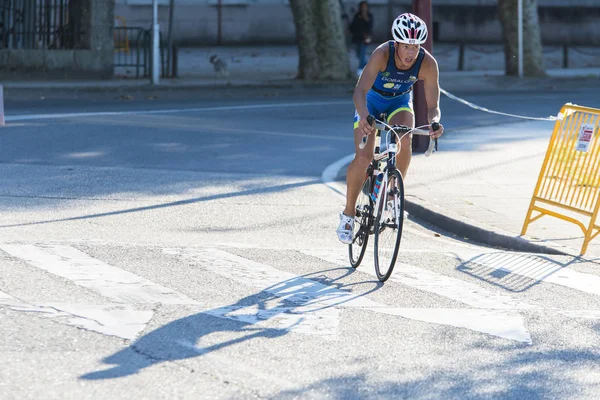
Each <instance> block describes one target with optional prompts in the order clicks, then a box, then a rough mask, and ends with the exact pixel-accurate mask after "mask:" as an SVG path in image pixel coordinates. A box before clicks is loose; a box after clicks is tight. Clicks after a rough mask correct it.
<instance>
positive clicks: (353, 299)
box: [164, 248, 531, 343]
mask: <svg viewBox="0 0 600 400" xmlns="http://www.w3.org/2000/svg"><path fill="white" fill-rule="evenodd" d="M164 252H165V253H167V254H172V255H177V256H181V257H183V258H184V259H185V260H187V261H191V262H194V263H195V264H197V265H199V266H200V267H201V268H205V269H207V270H209V271H210V272H211V273H215V274H218V275H221V276H223V277H226V278H228V279H231V280H233V281H235V282H238V283H241V284H244V285H246V286H250V287H253V288H256V289H259V290H261V291H263V292H267V293H270V294H273V295H274V296H276V297H278V298H281V299H282V300H283V299H284V300H287V301H290V302H292V303H297V304H299V305H301V306H302V310H297V309H296V308H294V309H293V310H294V312H301V313H303V315H306V314H304V313H307V312H314V313H321V312H322V311H323V310H324V309H330V308H331V307H334V308H335V309H337V308H345V307H353V308H361V309H367V310H370V311H375V312H380V313H384V314H393V315H399V316H402V317H404V318H410V319H416V320H420V321H426V322H435V323H439V324H445V325H451V326H456V327H463V328H467V329H472V330H475V331H478V332H483V333H487V334H491V335H495V336H499V337H503V338H506V339H510V340H516V341H521V342H525V343H531V338H530V336H529V333H528V332H527V329H525V326H524V324H523V318H522V317H521V315H519V314H518V312H516V311H513V310H512V309H513V308H515V307H517V306H522V307H523V305H522V303H519V302H516V301H512V299H511V298H509V297H507V296H501V295H495V294H493V295H491V294H487V293H481V292H483V291H481V290H480V291H478V290H474V288H475V289H477V287H476V286H475V285H472V286H473V287H474V288H473V287H470V286H469V290H468V294H467V298H468V299H469V301H470V302H475V303H476V304H477V305H479V306H485V307H489V308H493V307H497V308H498V309H500V310H499V311H496V312H495V310H493V309H490V310H463V309H458V310H453V311H447V310H446V309H445V310H443V311H438V310H435V309H434V310H429V311H423V312H421V311H417V312H415V311H411V310H410V309H400V308H394V307H388V306H386V305H384V304H381V303H377V302H374V301H372V300H369V299H368V298H366V297H364V296H362V295H355V294H352V293H351V292H348V291H344V290H339V289H336V288H333V287H330V286H326V285H324V284H321V283H318V282H316V281H313V280H311V279H307V278H303V277H300V276H297V275H294V274H291V273H289V272H285V271H280V270H278V269H275V268H273V267H271V266H269V265H265V264H261V263H257V262H254V261H251V260H248V259H245V258H243V257H239V256H237V255H233V254H231V253H228V252H226V251H223V250H216V249H211V250H209V249H189V248H188V249H164ZM310 255H314V256H317V257H318V255H315V254H314V253H313V254H310ZM418 272H419V273H421V272H423V271H420V270H419V271H418ZM426 272H427V271H425V270H424V273H426ZM414 273H415V272H413V275H414ZM426 278H430V279H431V278H432V276H428V277H427V276H426ZM411 279H412V281H416V282H417V283H418V286H420V288H423V289H424V290H427V289H429V291H431V290H436V291H437V292H441V293H445V294H448V295H450V296H452V297H453V298H455V299H460V294H464V293H462V292H461V291H464V290H465V286H462V285H458V283H457V282H460V281H459V280H452V278H450V279H451V280H450V281H449V282H450V283H445V282H443V280H442V279H441V278H440V277H434V279H435V280H436V283H434V284H431V285H430V284H427V283H425V282H423V281H421V280H420V279H418V278H415V277H414V276H413V277H411ZM409 281H410V280H409ZM455 281H457V282H455ZM412 283H414V282H412ZM439 287H441V288H442V289H441V290H438V289H437V288H439ZM270 300H272V299H270ZM281 306H285V305H284V304H281ZM524 308H526V307H524ZM261 309H263V310H264V309H266V308H265V307H264V305H263V307H262V308H261ZM469 316H471V317H473V318H469ZM491 316H494V317H493V318H494V321H495V322H494V323H490V319H491V318H492V317H491ZM245 317H246V318H250V319H254V318H257V316H256V315H250V316H248V315H246V316H245ZM319 317H320V318H319V319H318V321H319V322H321V323H325V322H326V324H327V326H328V327H329V329H331V327H335V326H337V325H338V324H339V322H337V319H339V314H337V313H335V314H334V313H329V314H327V315H322V314H319ZM436 318H437V319H436ZM333 319H335V320H336V321H333ZM297 326H303V324H302V322H299V323H298V325H297ZM315 328H318V331H319V332H320V333H321V334H323V332H326V331H327V328H321V326H319V325H317V326H316V327H315V326H311V327H310V329H315ZM307 329H308V328H307ZM310 329H308V330H310ZM291 330H295V327H293V328H291ZM331 335H333V336H334V335H335V333H334V332H331Z"/></svg>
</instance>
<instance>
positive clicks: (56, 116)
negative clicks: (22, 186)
mask: <svg viewBox="0 0 600 400" xmlns="http://www.w3.org/2000/svg"><path fill="white" fill-rule="evenodd" d="M340 104H351V102H350V101H346V100H344V101H340V100H338V101H316V102H310V103H309V102H304V103H273V104H247V105H241V106H222V107H194V108H178V109H163V110H140V111H99V112H81V113H57V114H29V115H11V116H7V117H6V121H7V122H12V121H30V120H39V119H62V118H79V117H111V116H122V115H147V114H181V113H190V112H203V111H235V110H256V109H264V108H282V107H283V108H285V107H315V106H330V105H340Z"/></svg>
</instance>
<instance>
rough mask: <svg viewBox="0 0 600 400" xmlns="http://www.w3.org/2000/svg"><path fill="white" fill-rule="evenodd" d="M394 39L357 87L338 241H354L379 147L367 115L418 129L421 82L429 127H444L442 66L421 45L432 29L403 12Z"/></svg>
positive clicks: (403, 169) (399, 160) (403, 163)
mask: <svg viewBox="0 0 600 400" xmlns="http://www.w3.org/2000/svg"><path fill="white" fill-rule="evenodd" d="M392 37H393V38H394V40H390V41H388V42H385V43H382V44H381V45H379V46H378V47H377V48H376V49H375V50H374V51H373V53H372V54H371V58H370V59H369V61H368V63H367V65H366V67H365V68H364V70H363V72H362V74H361V76H360V78H359V80H358V83H357V84H356V88H355V89H354V95H353V100H354V105H355V107H356V111H355V114H354V146H355V151H356V154H355V156H354V160H352V162H351V163H350V165H349V166H348V171H347V173H346V184H347V192H346V207H345V209H344V211H343V212H342V213H340V224H339V226H338V229H337V231H336V232H337V235H338V239H339V240H340V241H341V242H342V243H345V244H350V243H352V234H353V229H354V217H355V214H356V209H355V208H356V200H357V198H358V194H359V192H360V190H361V185H362V183H363V181H364V176H365V172H366V170H367V168H368V166H369V163H370V162H371V160H372V159H373V152H374V148H375V135H373V134H372V133H374V131H375V128H373V127H371V126H370V125H369V124H368V123H367V116H368V115H369V114H371V115H373V116H375V117H377V116H379V114H381V113H386V114H387V115H388V117H387V122H388V123H389V124H391V125H406V126H408V127H411V128H414V126H415V117H414V112H413V106H412V88H413V85H414V83H415V82H416V81H417V80H418V79H420V80H422V81H423V83H424V88H425V100H426V102H427V109H428V110H427V120H428V121H429V123H430V124H431V123H433V122H438V123H439V120H440V117H441V111H440V107H439V99H440V87H439V80H438V78H439V72H438V65H437V62H436V60H435V58H433V56H432V55H431V54H430V53H429V52H428V51H427V50H425V49H424V48H422V47H421V44H423V43H425V41H426V40H427V25H426V24H425V22H424V21H423V20H422V19H421V18H419V17H417V16H416V15H414V14H411V13H404V14H401V15H399V16H398V17H397V18H396V19H395V20H394V22H393V24H392ZM429 130H430V133H431V137H432V138H434V139H435V138H438V137H440V136H441V135H442V133H443V132H444V127H443V126H442V125H440V127H439V128H438V130H437V131H435V132H434V131H432V129H431V128H430V129H429ZM364 135H369V136H368V139H367V144H366V146H365V147H364V148H363V149H360V148H359V147H358V145H359V143H360V141H361V139H362V137H363V136H364ZM411 141H412V135H406V136H404V138H403V139H402V141H401V150H400V151H399V152H398V154H397V155H396V165H397V166H398V168H399V170H400V173H401V174H402V177H403V178H405V177H406V173H407V171H408V166H409V164H410V160H411V156H412V146H411Z"/></svg>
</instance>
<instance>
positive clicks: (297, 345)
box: [0, 90, 600, 399]
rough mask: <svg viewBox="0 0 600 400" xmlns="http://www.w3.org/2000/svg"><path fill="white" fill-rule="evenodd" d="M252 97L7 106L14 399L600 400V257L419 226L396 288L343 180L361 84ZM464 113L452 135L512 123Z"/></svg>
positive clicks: (1, 137)
mask: <svg viewBox="0 0 600 400" xmlns="http://www.w3.org/2000/svg"><path fill="white" fill-rule="evenodd" d="M237 94H238V95H239V96H237V95H236V96H228V95H224V94H223V93H221V94H217V93H214V94H212V95H211V94H207V93H202V94H198V93H193V92H186V94H177V95H173V96H172V97H170V98H168V96H166V95H165V96H160V95H159V96H158V98H154V99H148V98H138V97H134V98H133V99H129V100H124V99H121V98H113V97H111V95H110V94H104V95H101V96H100V95H86V96H81V97H78V98H57V97H54V98H53V99H52V100H51V101H50V102H46V99H44V100H41V99H40V100H39V101H40V102H39V103H37V102H32V100H31V99H21V100H19V101H16V100H15V101H13V102H11V101H10V100H7V102H6V112H7V117H8V125H7V126H6V127H4V128H2V130H1V131H0V170H1V173H0V210H1V211H0V212H1V215H2V219H1V222H0V338H1V339H0V357H1V358H2V360H3V363H2V364H1V365H0V398H2V399H28V398H31V399H34V398H40V397H44V398H52V399H54V398H56V399H59V398H60V399H70V398H73V399H75V398H76V399H88V398H89V399H99V398H114V399H121V398H123V399H125V398H127V399H130V398H165V399H167V398H168V399H172V398H193V399H198V398H211V399H212V398H218V399H221V398H223V399H229V398H236V399H238V398H257V397H258V398H284V399H285V398H344V399H348V398H381V397H385V398H389V397H394V398H411V399H414V398H422V399H433V398H435V399H437V398H457V399H481V398H511V399H529V398H531V399H538V398H578V399H579V398H590V399H595V398H597V397H598V393H599V389H598V382H599V381H600V370H599V368H598V365H597V362H596V360H597V359H598V356H599V355H600V354H599V353H598V346H599V345H600V336H599V332H598V320H599V319H600V297H599V295H600V289H599V288H600V284H599V283H600V282H599V280H600V276H599V275H600V274H599V273H598V268H597V265H596V264H592V263H584V262H580V261H578V260H576V259H575V260H574V259H572V258H568V257H558V256H546V255H532V254H518V253H512V252H506V251H502V250H499V249H490V248H484V247H481V246H478V245H476V244H474V243H469V242H468V241H465V240H462V238H454V237H452V236H448V235H446V234H445V233H444V232H437V231H436V230H435V228H434V227H430V226H425V225H423V224H420V223H419V221H415V220H409V221H408V222H407V225H406V229H405V235H404V237H403V241H402V246H401V250H402V254H401V256H400V260H399V264H398V266H397V269H396V270H395V271H394V274H393V275H392V278H391V279H390V281H388V282H387V283H386V284H383V285H382V284H380V283H379V282H378V281H377V280H376V279H375V277H374V273H373V263H372V254H370V253H368V254H367V256H366V259H365V262H364V265H361V266H360V267H359V269H358V270H353V269H352V268H350V267H349V266H348V261H347V250H346V247H344V246H343V245H341V244H340V243H339V242H338V241H337V239H336V237H335V233H334V230H335V228H336V226H337V222H338V217H337V213H338V212H339V211H340V210H341V209H342V207H343V200H344V199H343V197H342V196H341V195H340V194H338V193H337V192H336V191H335V190H332V187H329V186H326V185H324V184H323V182H322V176H323V172H324V171H325V170H326V169H328V167H329V171H330V173H334V175H340V174H342V175H343V167H338V168H337V173H336V171H333V172H331V171H332V168H331V166H332V164H334V163H335V162H336V161H338V160H340V159H342V158H343V157H345V156H347V155H348V154H350V153H351V151H352V141H351V139H350V137H351V125H352V115H353V107H352V104H351V102H350V101H349V96H342V95H336V96H334V97H331V96H325V95H319V96H312V95H307V94H306V93H300V94H286V93H278V94H276V95H272V94H271V95H268V96H267V95H265V94H264V93H254V94H252V93H251V92H241V93H237ZM468 100H470V101H473V102H475V103H477V104H480V105H482V106H485V107H488V108H490V109H496V110H499V111H504V112H512V113H519V114H520V113H523V114H525V115H529V116H547V115H550V114H555V113H556V111H557V110H558V108H559V107H560V105H561V104H563V103H565V102H566V101H573V102H576V103H579V104H583V105H590V106H598V104H597V100H596V96H595V94H594V92H593V91H591V90H590V91H578V92H576V93H575V92H573V93H570V94H569V93H564V92H561V93H546V94H543V93H534V94H526V93H522V94H514V93H513V94H510V93H504V94H503V93H498V94H497V95H494V96H492V95H490V94H487V95H471V96H469V99H468ZM48 103H49V104H48ZM442 107H443V113H444V114H443V115H444V116H443V122H444V124H445V125H446V127H447V130H448V131H447V135H460V129H461V127H465V126H481V127H482V134H485V131H486V129H492V128H490V126H492V124H496V123H503V122H508V121H510V119H509V118H507V117H503V116H497V115H491V114H490V115H488V114H486V113H483V112H481V111H475V110H471V109H469V108H467V107H465V106H463V105H460V104H458V103H455V102H453V101H449V100H448V99H447V98H444V99H443V100H442ZM141 110H144V111H150V112H148V113H139V111H141ZM169 110H170V111H169ZM174 110H175V111H174ZM132 111H136V112H132ZM86 113H95V114H93V115H89V114H86ZM42 114H43V115H42ZM46 114H63V115H54V116H53V117H48V116H44V115H46ZM66 114H69V115H66ZM74 114H78V115H74ZM441 149H442V150H443V142H442V147H441ZM416 156H419V155H416ZM334 169H335V168H334ZM565 267H567V268H565Z"/></svg>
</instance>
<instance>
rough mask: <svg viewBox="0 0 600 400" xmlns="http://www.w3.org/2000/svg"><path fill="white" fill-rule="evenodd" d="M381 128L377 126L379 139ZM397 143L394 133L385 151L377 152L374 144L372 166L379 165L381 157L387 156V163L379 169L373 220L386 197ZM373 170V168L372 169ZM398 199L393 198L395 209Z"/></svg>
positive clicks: (397, 221) (394, 165)
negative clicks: (381, 174)
mask: <svg viewBox="0 0 600 400" xmlns="http://www.w3.org/2000/svg"><path fill="white" fill-rule="evenodd" d="M381 132H382V131H381V130H380V129H379V128H378V129H377V133H376V134H377V137H379V139H381ZM397 146H398V145H397V143H396V135H395V134H392V136H391V140H390V143H388V144H387V146H386V147H387V148H386V150H385V151H383V152H382V153H379V152H378V149H379V147H380V146H376V149H375V152H376V154H374V156H373V165H374V168H376V166H377V165H379V164H380V163H381V161H382V160H383V159H385V158H386V157H387V163H386V165H385V167H384V168H383V171H380V172H381V173H383V179H382V181H381V186H380V188H379V193H378V194H377V199H376V200H375V204H374V207H373V220H377V217H378V216H379V214H380V213H381V212H382V211H383V207H382V201H383V200H382V199H384V198H386V197H387V189H388V184H389V172H390V171H393V170H394V169H396V153H397V149H398V147H397ZM374 171H375V170H374ZM397 201H398V199H397V198H395V199H394V207H395V209H397V207H398V204H397ZM398 218H399V216H398V215H396V223H397V224H398V223H399V220H398ZM402 218H403V216H402Z"/></svg>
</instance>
